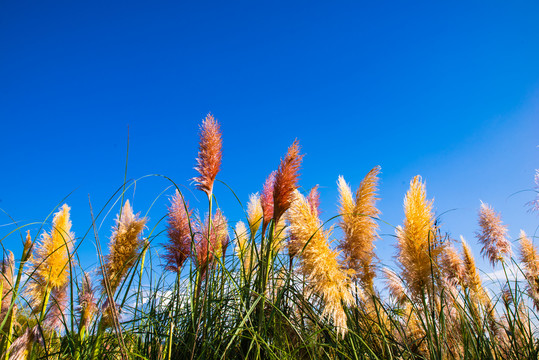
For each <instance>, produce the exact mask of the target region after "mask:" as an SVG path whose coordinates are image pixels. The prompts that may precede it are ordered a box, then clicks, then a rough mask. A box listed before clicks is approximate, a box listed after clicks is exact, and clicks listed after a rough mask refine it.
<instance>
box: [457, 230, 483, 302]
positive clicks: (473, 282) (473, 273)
mask: <svg viewBox="0 0 539 360" xmlns="http://www.w3.org/2000/svg"><path fill="white" fill-rule="evenodd" d="M460 240H461V242H462V263H463V266H464V277H463V286H464V288H467V289H469V291H470V294H471V295H472V296H474V297H475V298H476V300H477V301H479V302H480V303H483V304H486V303H487V302H488V296H487V294H486V292H485V290H484V289H483V285H482V283H481V277H480V276H479V273H478V271H477V267H476V266H475V259H474V256H473V254H472V250H471V249H470V245H468V243H467V242H466V240H464V238H463V237H462V236H461V237H460Z"/></svg>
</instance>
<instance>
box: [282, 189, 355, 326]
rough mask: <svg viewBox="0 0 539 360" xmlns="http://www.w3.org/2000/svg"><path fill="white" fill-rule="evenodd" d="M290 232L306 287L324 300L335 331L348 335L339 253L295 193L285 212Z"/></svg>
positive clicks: (346, 285) (344, 275) (347, 293)
mask: <svg viewBox="0 0 539 360" xmlns="http://www.w3.org/2000/svg"><path fill="white" fill-rule="evenodd" d="M288 220H289V223H290V226H289V231H290V235H291V237H293V238H294V239H295V241H296V242H297V246H298V248H300V249H302V250H301V251H300V252H299V256H300V259H301V269H302V272H303V273H304V274H305V275H306V276H307V279H308V283H309V286H310V287H311V288H312V290H314V292H315V293H317V294H319V295H320V296H322V298H323V299H324V302H325V304H324V310H323V315H324V316H328V317H330V318H332V319H333V322H334V324H335V326H336V327H337V328H338V331H339V332H340V333H342V334H344V333H345V332H346V331H347V325H346V314H345V313H344V309H343V304H345V305H350V304H351V303H352V301H353V296H352V295H351V293H350V290H349V288H350V286H349V285H350V277H349V275H348V273H347V272H345V271H343V270H342V269H341V267H340V265H339V263H338V256H339V253H338V252H337V251H334V250H332V249H331V248H330V247H329V243H328V238H329V235H330V232H331V230H330V231H324V230H323V229H322V227H321V222H320V219H319V218H318V216H317V214H316V212H314V211H313V208H312V207H311V205H310V204H309V203H308V202H307V200H306V199H305V197H304V196H303V195H301V194H300V193H299V192H298V191H297V190H296V191H294V192H293V201H292V204H291V206H290V209H289V210H288Z"/></svg>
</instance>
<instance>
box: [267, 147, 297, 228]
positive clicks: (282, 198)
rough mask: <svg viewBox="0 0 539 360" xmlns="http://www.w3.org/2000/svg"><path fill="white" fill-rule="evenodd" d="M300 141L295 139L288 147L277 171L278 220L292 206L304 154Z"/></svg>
mask: <svg viewBox="0 0 539 360" xmlns="http://www.w3.org/2000/svg"><path fill="white" fill-rule="evenodd" d="M299 150H300V147H299V142H298V140H294V142H293V143H292V145H290V147H289V148H288V152H287V153H286V156H285V158H284V159H282V160H281V163H280V164H279V168H278V169H277V173H276V174H275V184H274V186H273V219H274V220H275V221H276V222H278V221H279V219H280V218H281V216H282V215H283V214H284V212H285V211H286V210H287V209H288V208H289V207H290V204H291V202H292V197H293V196H292V195H293V193H294V190H296V187H297V182H298V177H299V167H300V165H301V160H302V159H303V155H300V154H299Z"/></svg>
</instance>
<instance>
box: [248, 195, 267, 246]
mask: <svg viewBox="0 0 539 360" xmlns="http://www.w3.org/2000/svg"><path fill="white" fill-rule="evenodd" d="M263 216H264V214H263V211H262V205H261V203H260V196H259V195H258V193H256V194H251V196H249V203H248V204H247V221H248V222H249V229H250V230H251V237H252V238H254V237H255V235H256V232H257V231H258V228H259V227H260V224H261V223H262V217H263Z"/></svg>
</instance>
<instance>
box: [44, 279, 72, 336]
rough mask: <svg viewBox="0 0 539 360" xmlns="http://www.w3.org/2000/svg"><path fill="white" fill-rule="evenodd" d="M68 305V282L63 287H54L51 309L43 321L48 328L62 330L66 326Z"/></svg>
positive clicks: (50, 302)
mask: <svg viewBox="0 0 539 360" xmlns="http://www.w3.org/2000/svg"><path fill="white" fill-rule="evenodd" d="M66 307H67V283H66V284H65V285H64V286H62V287H61V288H53V289H52V292H51V297H50V301H49V309H48V310H47V315H46V316H45V319H44V321H43V326H44V327H45V328H46V329H49V330H52V331H57V332H60V331H62V329H63V328H64V323H65V319H64V313H65V310H66Z"/></svg>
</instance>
